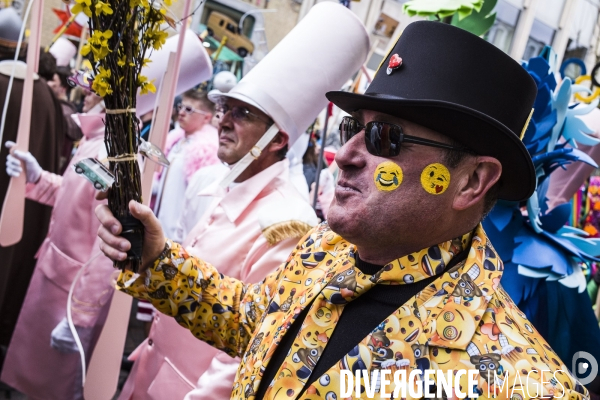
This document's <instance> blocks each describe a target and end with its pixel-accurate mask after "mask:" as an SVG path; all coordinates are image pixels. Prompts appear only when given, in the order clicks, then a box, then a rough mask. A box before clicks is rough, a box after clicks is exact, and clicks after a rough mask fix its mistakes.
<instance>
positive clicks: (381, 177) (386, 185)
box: [373, 161, 404, 192]
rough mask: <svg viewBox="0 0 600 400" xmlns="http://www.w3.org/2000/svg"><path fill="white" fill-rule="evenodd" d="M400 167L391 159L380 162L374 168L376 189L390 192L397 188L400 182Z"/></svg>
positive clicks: (401, 176) (401, 175)
mask: <svg viewBox="0 0 600 400" xmlns="http://www.w3.org/2000/svg"><path fill="white" fill-rule="evenodd" d="M403 177H404V175H403V174H402V168H400V166H399V165H398V164H396V163H393V162H391V161H385V162H382V163H381V164H379V165H378V166H377V168H375V173H374V174H373V179H374V180H375V186H377V189H379V190H381V191H384V192H390V191H392V190H396V189H398V186H400V184H401V183H402V178H403Z"/></svg>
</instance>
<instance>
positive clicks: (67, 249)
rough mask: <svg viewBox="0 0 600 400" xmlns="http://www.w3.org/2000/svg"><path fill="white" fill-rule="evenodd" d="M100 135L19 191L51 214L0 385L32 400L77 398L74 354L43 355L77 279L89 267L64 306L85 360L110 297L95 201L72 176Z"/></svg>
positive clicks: (87, 186) (88, 136) (94, 151)
mask: <svg viewBox="0 0 600 400" xmlns="http://www.w3.org/2000/svg"><path fill="white" fill-rule="evenodd" d="M82 128H83V127H82ZM103 133H104V125H103V124H102V126H101V127H99V126H98V127H97V129H95V130H93V131H91V132H85V131H84V135H85V138H84V139H83V140H82V142H81V144H80V146H79V148H78V150H77V153H76V154H75V156H74V157H73V159H72V160H71V163H70V165H69V167H68V168H67V170H66V171H65V174H64V175H63V176H59V175H55V174H51V173H48V172H43V173H42V176H41V178H40V180H39V181H38V183H37V184H35V185H34V184H28V187H27V197H28V198H29V199H32V200H35V201H38V202H40V203H43V204H47V205H49V206H53V207H54V209H53V211H52V218H51V222H50V228H49V230H48V235H47V236H46V240H45V241H44V243H43V244H42V246H41V247H40V249H39V251H38V253H37V260H38V261H37V264H36V268H35V271H34V273H33V277H32V279H31V283H30V284H29V289H28V291H27V295H26V297H25V302H24V303H23V308H22V309H21V313H20V315H19V320H18V322H17V326H16V328H15V333H14V335H13V337H12V341H11V343H10V346H9V348H8V352H7V355H6V359H5V363H4V369H3V370H2V377H1V380H2V381H3V382H5V383H7V384H9V385H10V386H12V387H14V388H16V389H18V390H19V391H21V392H23V393H25V394H27V395H28V396H29V397H30V398H32V399H44V400H53V399H57V400H64V399H75V398H78V396H79V394H78V392H79V391H80V387H81V373H80V369H81V367H80V360H79V354H78V353H70V354H64V353H60V352H58V351H57V350H54V349H53V348H52V347H50V334H51V332H52V330H53V329H54V327H56V325H57V324H58V323H59V322H60V321H61V320H62V319H63V318H64V317H65V316H66V306H67V296H68V292H69V288H70V286H71V283H72V282H73V279H74V278H75V275H76V274H77V272H78V271H79V270H80V269H81V268H82V267H83V266H84V265H85V264H86V263H87V262H88V261H89V263H88V264H87V265H86V266H85V268H86V269H85V271H84V273H83V275H82V276H81V278H80V280H79V281H78V282H77V285H76V286H75V290H74V294H73V300H72V304H73V308H72V315H73V322H74V323H75V325H76V326H79V327H86V328H93V333H92V340H91V341H90V343H89V348H87V349H86V357H87V359H88V360H89V357H90V355H91V354H90V352H91V350H92V349H93V346H94V344H95V340H97V336H98V335H99V334H100V331H101V329H102V325H103V324H104V319H105V318H106V312H107V309H108V305H109V300H110V298H111V297H110V295H111V293H112V291H113V290H114V289H113V288H112V286H113V284H112V281H113V280H114V277H112V275H113V271H114V270H113V267H112V262H111V261H110V260H109V259H108V258H106V257H104V255H102V254H101V253H100V249H99V248H98V244H99V239H98V237H97V231H98V227H99V225H100V223H99V221H98V219H97V218H96V216H95V213H94V210H95V208H96V206H97V205H98V204H100V203H102V202H100V201H98V200H96V199H95V196H96V193H97V191H96V190H95V189H94V187H93V186H92V184H91V183H90V182H88V181H87V180H86V179H84V178H83V177H82V176H79V175H78V174H77V173H76V172H75V170H74V168H73V164H74V163H76V162H78V161H79V160H81V159H83V158H88V157H98V154H99V151H100V149H101V148H102V146H103V145H104V144H103ZM90 260H91V261H90Z"/></svg>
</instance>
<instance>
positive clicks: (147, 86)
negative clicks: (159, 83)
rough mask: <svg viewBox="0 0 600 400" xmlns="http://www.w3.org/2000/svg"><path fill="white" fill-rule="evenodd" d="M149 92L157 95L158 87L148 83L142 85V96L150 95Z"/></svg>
mask: <svg viewBox="0 0 600 400" xmlns="http://www.w3.org/2000/svg"><path fill="white" fill-rule="evenodd" d="M148 92H152V93H156V86H154V83H152V82H147V83H145V84H144V85H142V87H141V91H140V94H148Z"/></svg>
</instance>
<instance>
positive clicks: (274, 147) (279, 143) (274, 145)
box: [269, 131, 290, 153]
mask: <svg viewBox="0 0 600 400" xmlns="http://www.w3.org/2000/svg"><path fill="white" fill-rule="evenodd" d="M289 140H290V136H289V135H288V134H287V133H285V132H283V131H279V132H278V133H277V135H275V137H274V138H273V140H271V143H270V144H269V151H270V152H273V153H277V152H278V151H279V150H281V149H283V148H284V147H285V146H286V145H287V144H288V142H289Z"/></svg>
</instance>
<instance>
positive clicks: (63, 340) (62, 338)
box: [50, 317, 92, 353]
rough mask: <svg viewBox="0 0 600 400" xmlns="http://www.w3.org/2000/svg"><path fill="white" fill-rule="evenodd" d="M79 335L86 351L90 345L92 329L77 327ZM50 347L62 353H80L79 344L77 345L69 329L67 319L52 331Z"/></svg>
mask: <svg viewBox="0 0 600 400" xmlns="http://www.w3.org/2000/svg"><path fill="white" fill-rule="evenodd" d="M77 334H78V335H79V340H80V341H81V344H82V345H83V348H84V349H85V348H86V347H87V345H88V344H89V341H90V337H91V335H92V328H82V327H77ZM50 346H52V348H53V349H55V350H58V351H60V352H61V353H76V352H77V351H79V349H78V348H77V344H76V343H75V338H74V337H73V334H72V333H71V329H70V328H69V322H68V321H67V317H65V318H63V319H62V320H61V321H60V322H59V323H58V325H56V327H55V328H54V329H53V330H52V334H51V335H50Z"/></svg>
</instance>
